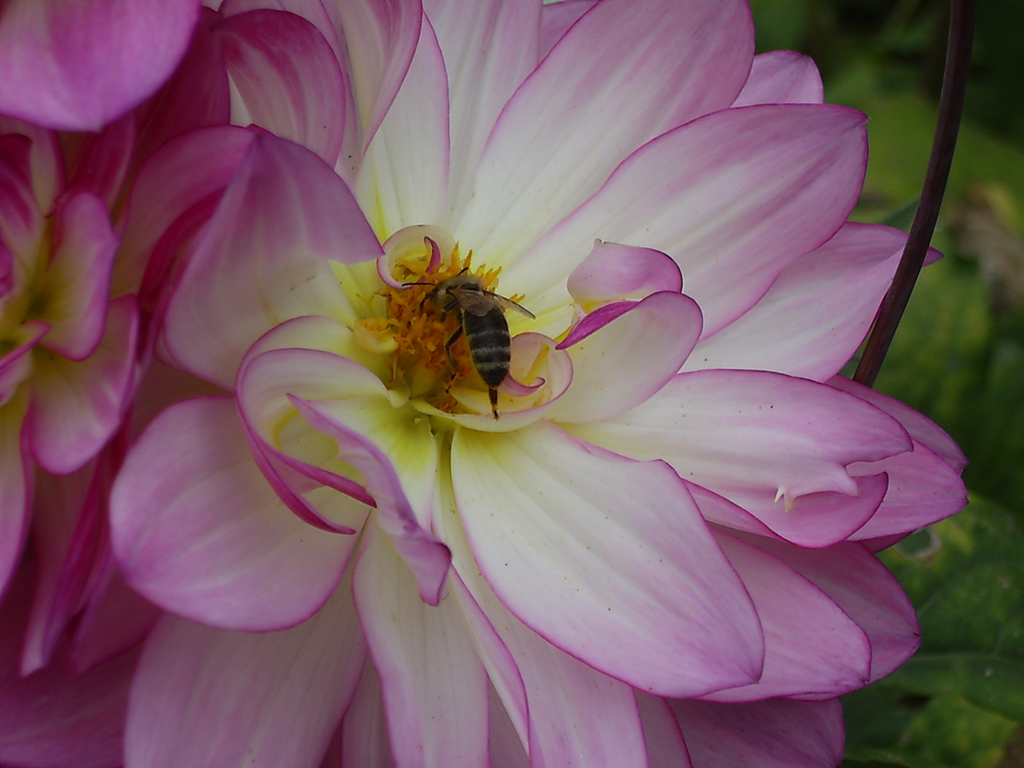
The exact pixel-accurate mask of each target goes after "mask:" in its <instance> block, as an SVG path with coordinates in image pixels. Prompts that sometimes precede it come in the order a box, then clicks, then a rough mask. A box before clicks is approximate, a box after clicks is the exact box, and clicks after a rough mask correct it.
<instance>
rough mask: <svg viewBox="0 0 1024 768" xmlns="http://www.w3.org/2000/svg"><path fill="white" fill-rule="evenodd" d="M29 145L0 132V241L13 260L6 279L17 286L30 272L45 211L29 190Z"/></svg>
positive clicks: (40, 234) (30, 183) (31, 145)
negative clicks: (11, 276)
mask: <svg viewBox="0 0 1024 768" xmlns="http://www.w3.org/2000/svg"><path fill="white" fill-rule="evenodd" d="M32 147H33V143H32V141H31V140H30V139H29V138H28V137H27V136H21V135H18V134H7V135H0V242H2V243H3V244H4V246H5V248H6V249H7V252H8V254H10V256H11V257H13V260H14V262H13V275H14V278H13V281H12V280H11V278H10V277H7V278H6V282H7V283H11V282H13V283H14V285H19V286H20V285H24V283H25V282H26V280H28V279H29V276H30V274H31V271H32V267H33V265H34V263H35V259H36V258H37V255H36V251H37V249H38V248H39V242H40V238H41V237H42V232H43V230H42V226H43V216H44V215H45V213H47V212H46V211H43V210H41V209H40V207H39V203H38V202H37V200H36V197H35V190H34V189H33V175H32V170H33V169H32ZM10 274H12V272H11V271H10V270H8V275H10ZM8 290H9V289H8Z"/></svg>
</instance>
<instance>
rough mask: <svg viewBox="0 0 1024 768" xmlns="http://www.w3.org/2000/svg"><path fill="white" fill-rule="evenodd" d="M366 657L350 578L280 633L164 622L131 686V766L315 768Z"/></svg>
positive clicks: (128, 739) (128, 750) (128, 742)
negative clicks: (306, 616) (313, 610)
mask: <svg viewBox="0 0 1024 768" xmlns="http://www.w3.org/2000/svg"><path fill="white" fill-rule="evenodd" d="M365 658H366V644H365V642H364V641H363V638H362V633H361V632H360V631H359V622H358V620H357V618H356V616H355V611H354V610H353V606H352V597H351V588H350V584H349V582H347V581H346V582H344V583H342V585H341V586H340V587H339V589H338V590H337V591H336V592H335V594H334V596H333V597H332V598H331V599H330V600H329V601H328V602H327V603H326V604H325V605H324V607H323V608H321V609H320V610H319V611H318V612H317V613H316V614H315V615H314V616H313V617H311V618H310V619H309V620H307V621H304V622H303V623H301V624H299V625H298V626H295V627H292V628H290V629H287V630H284V631H280V632H262V633H253V632H229V631H226V630H223V629H214V628H211V627H204V626H201V625H199V624H193V623H192V622H190V621H186V620H184V619H179V618H177V617H174V616H165V617H164V618H163V619H162V620H161V622H160V623H159V624H158V625H157V627H156V629H155V630H154V632H153V634H152V635H151V636H150V638H149V640H148V641H147V642H146V648H145V651H144V652H143V654H142V658H141V659H140V661H139V669H138V672H137V673H136V675H135V680H134V681H133V683H132V694H131V707H130V709H129V711H128V725H127V729H126V734H125V755H126V761H127V763H128V764H129V765H133V766H146V767H147V768H148V767H150V766H152V767H153V768H156V767H157V766H159V767H160V768H194V767H195V766H215V765H218V766H219V765H242V764H244V763H246V762H249V763H250V764H254V765H268V766H269V765H275V766H285V765H287V766H297V767H302V768H315V766H317V765H319V763H320V760H321V758H322V757H323V753H324V751H325V750H326V748H327V744H328V742H329V741H330V740H331V737H332V736H333V734H334V731H335V729H336V728H337V725H338V722H339V720H340V719H341V715H342V713H343V712H344V711H345V707H346V706H348V703H349V701H350V700H351V699H352V696H353V694H354V692H355V688H356V684H357V682H358V681H359V674H360V672H361V671H362V668H363V663H364V659H365ZM314 702H315V704H316V706H310V704H312V703H314ZM300 712H301V713H302V715H301V717H297V713H300ZM225 723H230V727H229V728H228V727H225Z"/></svg>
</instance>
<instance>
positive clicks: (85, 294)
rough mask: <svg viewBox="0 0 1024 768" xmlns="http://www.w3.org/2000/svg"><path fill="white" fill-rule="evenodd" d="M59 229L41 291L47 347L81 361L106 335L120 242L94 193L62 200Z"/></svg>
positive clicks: (102, 205) (42, 315)
mask: <svg viewBox="0 0 1024 768" xmlns="http://www.w3.org/2000/svg"><path fill="white" fill-rule="evenodd" d="M54 226H55V229H54V238H53V253H52V256H51V257H50V263H49V266H48V268H47V270H46V274H45V276H44V277H43V280H42V281H41V283H40V284H39V286H38V289H37V290H38V291H39V293H40V294H41V296H42V298H43V301H44V302H45V303H44V305H43V307H42V308H41V309H40V311H39V316H40V317H41V318H42V319H44V320H46V321H47V322H48V323H50V332H49V333H48V334H46V338H45V339H44V340H43V346H45V347H46V348H47V349H49V350H52V351H53V352H56V353H57V354H59V355H61V356H63V357H66V358H68V359H69V360H76V361H81V360H84V359H85V358H87V357H88V356H89V355H91V354H92V353H93V350H95V349H96V345H97V344H99V343H100V337H101V336H102V335H103V325H104V321H105V320H106V314H107V292H108V290H109V287H110V269H111V266H112V265H113V262H114V254H115V253H116V252H117V247H118V237H117V235H115V234H114V231H113V230H112V229H111V226H110V214H109V213H108V212H107V208H106V206H105V205H104V204H103V202H102V201H101V200H100V199H99V198H97V197H95V196H94V195H92V194H89V193H82V194H76V195H72V196H71V197H66V198H62V200H61V204H60V205H59V206H58V211H57V217H56V221H55V225H54Z"/></svg>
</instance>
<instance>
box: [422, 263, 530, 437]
mask: <svg viewBox="0 0 1024 768" xmlns="http://www.w3.org/2000/svg"><path fill="white" fill-rule="evenodd" d="M406 285H433V286H434V288H433V290H432V291H430V292H429V293H428V294H427V298H428V299H430V300H431V301H434V302H436V303H437V305H438V306H439V307H440V308H441V317H442V319H443V318H444V316H445V315H446V314H447V313H448V312H451V311H453V310H456V309H457V310H458V311H459V320H460V323H459V328H458V329H457V330H456V331H455V333H453V334H452V335H451V338H450V339H448V341H447V342H445V345H444V351H445V354H446V355H447V356H448V362H449V364H451V367H452V370H453V371H454V370H455V367H456V366H455V361H454V360H453V359H452V351H451V350H452V345H453V344H454V343H455V342H456V341H458V340H459V337H460V336H461V335H462V334H463V333H465V334H466V345H467V346H468V347H469V357H470V360H472V361H473V368H474V369H475V370H476V372H477V373H478V374H480V378H481V379H483V380H484V383H485V384H486V385H487V394H488V397H489V398H490V401H491V413H493V414H494V418H495V419H497V418H498V387H500V386H501V382H503V381H504V380H505V377H506V376H508V370H509V364H510V362H511V361H512V337H511V335H510V334H509V332H508V321H507V320H506V319H505V310H506V309H514V310H515V311H517V312H520V313H522V314H524V315H526V316H527V317H530V318H533V317H535V315H534V314H533V313H532V312H531V311H530V310H528V309H527V308H526V307H523V306H521V305H519V304H517V303H516V302H514V301H512V299H508V298H506V297H504V296H499V295H498V294H496V293H494V292H493V291H488V290H487V289H486V288H484V281H483V278H480V277H477V276H476V275H470V274H466V270H465V269H463V270H462V272H460V273H459V274H457V275H455V276H454V277H449V278H448V279H447V280H442V281H441V282H440V283H406Z"/></svg>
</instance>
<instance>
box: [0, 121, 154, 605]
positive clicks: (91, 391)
mask: <svg viewBox="0 0 1024 768" xmlns="http://www.w3.org/2000/svg"><path fill="white" fill-rule="evenodd" d="M102 145H103V142H102V141H99V140H98V141H96V142H94V143H92V144H88V145H87V146H84V147H83V149H82V152H81V154H80V155H79V156H78V159H79V160H81V161H82V162H83V164H84V165H86V166H88V164H89V162H88V161H99V160H102V159H109V156H106V155H105V149H109V145H107V146H106V147H104V146H102ZM107 170H109V169H107ZM116 175H117V174H116V172H114V171H111V172H110V173H109V174H92V175H88V174H84V173H81V172H78V171H77V170H76V171H68V170H67V169H66V168H65V161H64V154H63V152H62V149H61V147H60V144H59V140H58V137H57V135H56V134H55V133H53V132H52V131H47V130H44V129H41V128H38V127H35V126H32V125H29V124H27V123H22V122H20V121H17V120H11V119H9V118H0V353H2V357H0V593H2V592H3V590H4V587H5V586H6V585H7V582H8V580H9V578H10V576H11V574H12V573H13V571H14V569H15V567H16V566H17V564H18V561H19V559H20V556H21V551H22V546H23V544H24V541H25V537H26V535H27V533H28V524H29V511H30V508H31V506H32V486H33V476H34V474H35V470H36V468H37V467H38V468H40V469H42V470H45V471H46V472H49V473H52V474H55V475H66V474H69V473H71V472H75V471H77V470H79V469H81V468H82V467H83V466H84V465H85V464H86V462H88V461H89V460H90V459H92V458H93V457H94V456H95V455H96V453H97V452H98V451H99V450H100V449H101V448H102V446H103V445H104V443H106V441H107V440H108V438H109V437H110V436H111V434H113V432H114V430H115V429H116V428H117V426H118V424H119V423H120V420H121V416H122V414H123V413H124V410H125V408H126V407H127V400H128V397H129V395H130V391H131V383H132V378H133V373H134V366H135V334H136V315H137V311H136V304H135V300H134V298H133V297H131V296H122V297H118V298H116V299H113V300H111V298H110V275H111V270H112V267H113V263H114V255H115V252H116V251H117V247H118V237H117V235H116V234H115V232H114V230H113V228H112V225H111V221H110V214H109V212H108V205H109V194H110V193H111V190H112V187H111V186H110V182H111V176H116ZM115 186H116V185H115Z"/></svg>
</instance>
